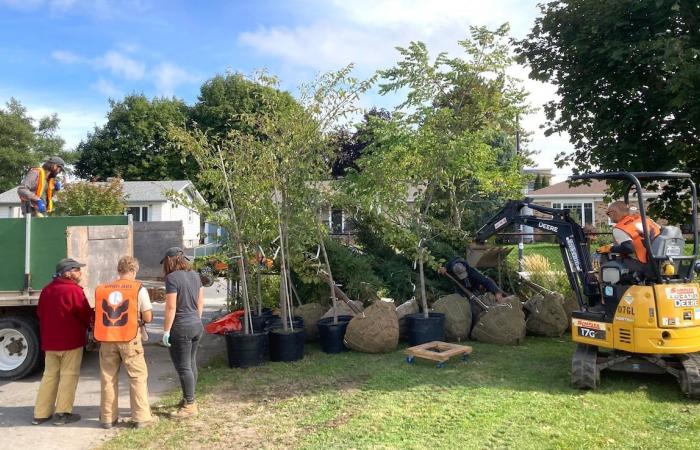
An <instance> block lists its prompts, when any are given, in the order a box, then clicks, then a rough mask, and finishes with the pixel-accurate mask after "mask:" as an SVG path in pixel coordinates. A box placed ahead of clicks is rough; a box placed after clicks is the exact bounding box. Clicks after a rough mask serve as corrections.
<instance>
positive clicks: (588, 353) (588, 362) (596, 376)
mask: <svg viewBox="0 0 700 450" xmlns="http://www.w3.org/2000/svg"><path fill="white" fill-rule="evenodd" d="M599 385H600V370H599V369H598V347H595V346H592V345H586V344H578V345H577V346H576V351H575V352H574V357H573V358H572V359H571V386H572V387H574V388H577V389H591V390H593V389H596V388H598V386H599Z"/></svg>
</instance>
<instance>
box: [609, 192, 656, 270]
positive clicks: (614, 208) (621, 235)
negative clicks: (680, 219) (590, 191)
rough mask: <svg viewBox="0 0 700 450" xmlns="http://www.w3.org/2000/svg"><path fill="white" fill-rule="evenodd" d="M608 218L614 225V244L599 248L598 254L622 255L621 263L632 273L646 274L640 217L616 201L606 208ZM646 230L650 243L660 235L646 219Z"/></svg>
mask: <svg viewBox="0 0 700 450" xmlns="http://www.w3.org/2000/svg"><path fill="white" fill-rule="evenodd" d="M607 215H608V217H610V220H611V221H612V222H614V223H615V225H614V226H613V230H612V231H613V240H614V241H615V243H614V244H608V245H604V246H601V247H600V248H599V249H598V252H599V253H619V254H621V255H623V257H624V259H623V262H624V263H625V265H626V266H627V267H628V268H629V269H630V270H632V271H637V272H642V273H645V274H648V273H649V271H648V270H647V268H646V265H647V263H648V262H649V256H648V255H647V250H646V247H645V246H644V228H643V227H642V217H641V215H639V213H636V212H634V211H632V210H631V208H630V206H629V205H627V204H626V203H625V202H622V201H616V202H613V203H611V204H610V206H608V212H607ZM647 230H648V231H649V239H651V240H652V241H653V240H654V238H656V236H658V235H659V234H661V227H660V226H659V225H658V224H657V223H656V222H654V221H653V220H651V219H650V218H648V217H647Z"/></svg>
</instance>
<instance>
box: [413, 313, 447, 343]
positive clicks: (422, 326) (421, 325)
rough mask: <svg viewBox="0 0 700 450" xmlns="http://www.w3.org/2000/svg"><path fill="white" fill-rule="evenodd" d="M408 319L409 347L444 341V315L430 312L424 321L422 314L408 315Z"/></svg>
mask: <svg viewBox="0 0 700 450" xmlns="http://www.w3.org/2000/svg"><path fill="white" fill-rule="evenodd" d="M406 317H407V319H408V343H409V344H410V345H411V346H414V345H420V344H425V343H426V342H431V341H442V340H444V339H445V315H444V314H442V313H436V312H431V313H429V316H428V318H427V319H426V318H425V317H424V316H423V313H416V314H410V315H408V316H406Z"/></svg>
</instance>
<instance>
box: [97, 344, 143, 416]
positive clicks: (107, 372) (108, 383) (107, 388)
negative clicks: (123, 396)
mask: <svg viewBox="0 0 700 450" xmlns="http://www.w3.org/2000/svg"><path fill="white" fill-rule="evenodd" d="M122 362H123V363H124V367H126V373H127V374H128V375H129V396H130V399H131V420H132V421H133V422H149V421H150V420H152V418H153V417H152V416H151V406H150V405H149V403H148V367H147V366H146V359H145V358H144V354H143V344H142V343H141V336H140V335H139V336H136V338H135V339H133V340H131V341H129V342H102V343H100V379H101V384H102V396H101V399H100V422H102V423H112V422H114V421H116V420H117V419H118V418H119V403H118V401H119V394H118V385H119V368H120V367H121V365H122Z"/></svg>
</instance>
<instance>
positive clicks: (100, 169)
mask: <svg viewBox="0 0 700 450" xmlns="http://www.w3.org/2000/svg"><path fill="white" fill-rule="evenodd" d="M110 107H111V110H110V111H109V113H108V114H107V123H106V124H105V125H103V126H101V127H96V128H95V130H94V131H93V132H92V133H90V134H88V137H87V139H86V140H85V141H83V142H81V143H80V144H79V145H78V151H79V152H80V159H79V160H78V162H77V164H76V173H77V174H78V175H79V176H81V177H83V178H88V179H89V178H96V179H101V180H104V179H107V178H110V177H116V176H120V177H122V178H124V179H125V180H128V181H145V180H182V179H189V178H194V177H193V175H194V171H195V169H194V166H195V164H194V161H192V160H189V161H188V160H186V159H183V157H182V155H181V153H180V152H179V151H177V150H176V149H174V148H173V147H172V146H171V145H170V144H171V141H170V140H169V137H168V129H169V127H170V126H178V127H184V126H185V123H186V121H187V106H186V105H185V103H183V102H182V101H181V100H178V99H175V98H171V99H169V98H154V99H153V100H149V99H148V98H146V96H144V95H136V94H134V95H129V96H127V97H125V98H124V99H123V100H121V101H114V100H110Z"/></svg>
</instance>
